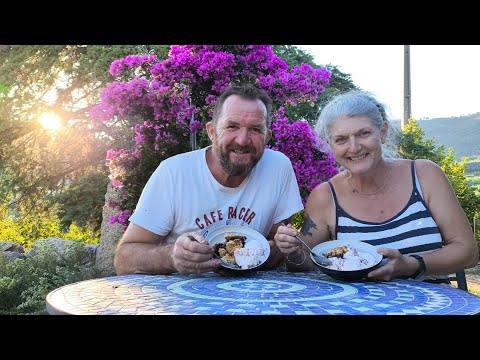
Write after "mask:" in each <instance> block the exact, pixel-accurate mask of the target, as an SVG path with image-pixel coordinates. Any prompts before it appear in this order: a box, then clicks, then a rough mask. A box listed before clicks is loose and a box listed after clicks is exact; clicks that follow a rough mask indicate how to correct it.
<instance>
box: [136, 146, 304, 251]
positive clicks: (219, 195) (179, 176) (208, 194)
mask: <svg viewBox="0 0 480 360" xmlns="http://www.w3.org/2000/svg"><path fill="white" fill-rule="evenodd" d="M208 148H209V147H206V148H203V149H200V150H196V151H191V152H187V153H182V154H179V155H176V156H173V157H170V158H168V159H166V160H164V161H162V162H161V163H160V165H159V166H158V168H157V169H156V170H155V172H154V173H153V174H152V176H151V177H150V179H149V180H148V182H147V184H146V185H145V188H144V189H143V192H142V195H141V196H140V199H139V200H138V204H137V207H136V209H135V212H134V213H133V215H132V216H131V217H130V219H129V220H130V221H131V222H133V223H134V224H136V225H139V226H141V227H143V228H144V229H147V230H149V231H151V232H153V233H155V234H158V235H162V236H167V239H166V240H167V243H169V244H170V243H174V242H175V241H176V240H177V238H178V237H179V236H180V235H181V234H183V233H186V232H190V231H196V232H198V233H199V234H203V233H205V231H206V230H207V229H213V228H216V227H218V226H221V225H247V226H249V227H251V228H253V229H255V230H257V231H258V232H260V233H261V234H263V235H264V236H265V237H266V236H267V235H268V233H269V232H270V230H271V228H272V226H273V225H274V224H276V223H278V222H280V221H282V220H284V219H287V218H289V217H290V216H292V215H293V214H295V213H297V212H299V211H301V210H303V204H302V200H301V197H300V192H299V189H298V184H297V181H296V178H295V173H294V171H293V167H292V164H291V162H290V160H289V159H288V157H287V156H286V155H285V154H283V153H281V152H279V151H273V150H270V149H265V152H264V154H263V156H262V158H261V159H260V161H259V162H258V163H257V165H256V166H255V167H254V168H253V170H252V171H251V173H250V175H249V176H248V177H247V178H246V179H245V180H244V181H243V182H242V183H241V184H240V186H238V187H236V188H229V187H225V186H223V185H221V184H220V183H219V182H218V181H217V180H216V179H215V178H214V177H213V175H212V173H211V172H210V170H209V168H208V165H207V160H206V150H207V149H208Z"/></svg>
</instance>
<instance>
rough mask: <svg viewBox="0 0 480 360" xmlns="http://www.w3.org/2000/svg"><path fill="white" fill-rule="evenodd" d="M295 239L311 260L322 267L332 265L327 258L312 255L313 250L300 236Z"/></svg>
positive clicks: (320, 255)
mask: <svg viewBox="0 0 480 360" xmlns="http://www.w3.org/2000/svg"><path fill="white" fill-rule="evenodd" d="M281 224H282V225H283V226H287V225H285V224H284V223H283V222H282V223H281ZM295 238H297V239H298V240H299V241H300V242H301V243H302V244H303V245H304V246H305V247H306V248H307V249H308V251H310V253H311V254H312V255H313V258H314V259H315V261H316V262H317V263H319V264H320V265H322V266H329V265H332V262H331V261H330V260H329V259H328V258H327V257H325V256H323V255H322V254H316V253H314V252H313V250H312V249H311V248H310V246H308V245H307V243H306V242H305V241H303V239H302V238H301V237H300V236H298V235H295Z"/></svg>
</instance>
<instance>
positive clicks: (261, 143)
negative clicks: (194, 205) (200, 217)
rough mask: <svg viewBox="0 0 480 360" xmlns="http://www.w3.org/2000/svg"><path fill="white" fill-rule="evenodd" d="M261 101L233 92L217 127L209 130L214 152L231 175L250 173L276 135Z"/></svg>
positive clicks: (223, 109)
mask: <svg viewBox="0 0 480 360" xmlns="http://www.w3.org/2000/svg"><path fill="white" fill-rule="evenodd" d="M266 114H267V110H266V108H265V104H264V103H263V102H262V101H261V100H249V99H243V98H241V97H240V96H238V95H232V96H230V97H228V98H227V100H225V102H224V104H223V108H222V111H221V114H220V117H219V119H218V124H217V126H216V128H213V129H212V131H211V132H209V137H210V140H211V141H212V144H213V146H212V148H213V153H214V154H215V156H216V157H217V158H218V160H219V161H220V163H221V165H222V167H223V169H224V170H225V172H226V173H228V174H229V175H231V176H246V175H248V174H249V173H250V171H251V170H252V169H253V167H254V166H255V165H256V164H257V163H258V162H259V161H260V159H261V157H262V155H263V152H264V150H265V144H266V143H267V142H268V141H269V140H270V138H271V136H272V132H271V130H267V127H266V120H265V119H266Z"/></svg>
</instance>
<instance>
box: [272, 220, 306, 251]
mask: <svg viewBox="0 0 480 360" xmlns="http://www.w3.org/2000/svg"><path fill="white" fill-rule="evenodd" d="M296 235H298V231H297V230H295V229H294V228H293V226H292V225H291V224H288V225H287V226H283V225H280V226H279V227H278V228H277V232H276V234H275V237H274V239H275V244H276V245H277V247H278V249H279V250H280V251H281V252H282V254H284V255H285V256H292V255H294V254H295V253H300V251H303V250H302V244H301V243H300V241H298V240H297V239H296V238H295V236H296Z"/></svg>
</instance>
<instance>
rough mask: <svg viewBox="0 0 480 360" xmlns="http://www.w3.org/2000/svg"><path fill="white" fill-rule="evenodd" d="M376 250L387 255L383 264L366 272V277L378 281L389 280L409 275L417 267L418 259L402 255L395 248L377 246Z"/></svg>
mask: <svg viewBox="0 0 480 360" xmlns="http://www.w3.org/2000/svg"><path fill="white" fill-rule="evenodd" d="M377 252H378V253H379V254H382V255H383V256H385V257H387V262H386V264H385V265H383V266H380V267H379V268H377V269H375V270H373V271H371V272H370V273H368V278H369V279H372V280H378V281H390V280H392V279H394V278H398V277H405V276H407V277H408V276H410V275H412V274H413V273H415V271H416V269H417V265H416V263H418V261H417V260H416V259H414V258H412V257H411V256H404V255H402V254H401V253H400V251H398V250H396V249H388V248H378V249H377ZM382 261H385V260H382Z"/></svg>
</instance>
